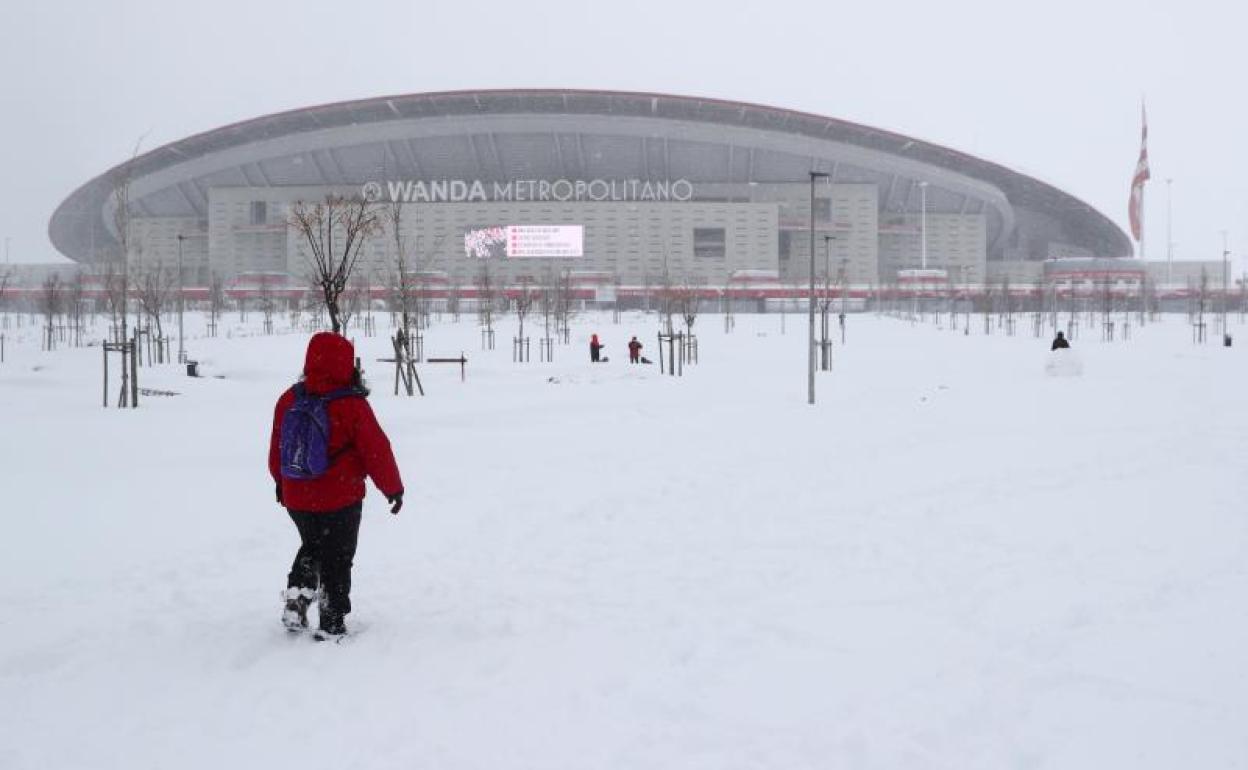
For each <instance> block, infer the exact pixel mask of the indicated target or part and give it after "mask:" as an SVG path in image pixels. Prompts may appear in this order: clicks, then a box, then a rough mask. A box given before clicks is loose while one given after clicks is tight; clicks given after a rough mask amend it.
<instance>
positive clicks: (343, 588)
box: [286, 500, 364, 615]
mask: <svg viewBox="0 0 1248 770" xmlns="http://www.w3.org/2000/svg"><path fill="white" fill-rule="evenodd" d="M363 507H364V502H363V501H362V500H361V501H360V502H358V503H355V504H354V505H348V506H347V507H346V508H341V509H339V510H337V511H333V512H331V513H311V512H307V511H290V510H288V511H287V513H289V514H290V520H291V521H293V522H295V526H296V527H298V528H299V539H300V540H301V541H302V545H300V546H299V553H298V554H296V555H295V563H294V564H292V565H291V566H290V575H289V576H288V577H287V579H286V587H287V588H309V589H312V590H314V591H315V590H316V588H317V586H318V584H319V586H320V588H321V607H322V609H325V610H328V611H329V612H332V613H334V614H337V615H346V614H347V613H348V612H350V611H351V564H352V562H353V560H354V559H355V544H356V540H358V538H359V534H360V510H361V509H362V508H363Z"/></svg>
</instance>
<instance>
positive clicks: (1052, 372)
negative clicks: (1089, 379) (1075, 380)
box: [1044, 348, 1083, 377]
mask: <svg viewBox="0 0 1248 770" xmlns="http://www.w3.org/2000/svg"><path fill="white" fill-rule="evenodd" d="M1044 373H1045V374H1047V375H1049V376H1050V377H1082V376H1083V359H1081V358H1080V357H1079V354H1078V353H1076V352H1075V351H1074V349H1073V348H1058V349H1057V350H1054V351H1052V352H1050V353H1049V356H1048V358H1046V359H1045V360H1044Z"/></svg>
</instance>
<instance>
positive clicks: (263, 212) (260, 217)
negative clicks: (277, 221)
mask: <svg viewBox="0 0 1248 770" xmlns="http://www.w3.org/2000/svg"><path fill="white" fill-rule="evenodd" d="M268 219H269V204H267V203H265V202H264V201H252V202H251V223H252V224H253V225H263V224H265V223H267V222H268Z"/></svg>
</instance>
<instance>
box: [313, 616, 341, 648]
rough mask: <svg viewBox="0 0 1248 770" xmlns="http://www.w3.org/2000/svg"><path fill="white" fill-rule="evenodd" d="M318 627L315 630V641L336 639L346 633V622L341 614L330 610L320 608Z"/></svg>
mask: <svg viewBox="0 0 1248 770" xmlns="http://www.w3.org/2000/svg"><path fill="white" fill-rule="evenodd" d="M320 626H321V627H320V628H318V629H317V631H316V634H315V636H316V639H317V641H321V642H324V641H328V640H335V641H336V640H338V639H341V638H342V637H344V636H346V635H347V624H346V622H345V619H344V618H343V616H342V615H341V614H339V613H337V612H333V611H332V610H328V609H325V608H321V623H320Z"/></svg>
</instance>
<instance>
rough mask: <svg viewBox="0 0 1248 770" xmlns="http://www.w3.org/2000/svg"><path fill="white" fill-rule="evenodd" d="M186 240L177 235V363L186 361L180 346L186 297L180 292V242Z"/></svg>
mask: <svg viewBox="0 0 1248 770" xmlns="http://www.w3.org/2000/svg"><path fill="white" fill-rule="evenodd" d="M184 240H186V236H185V235H183V234H182V233H178V363H183V362H184V361H186V349H185V348H184V347H183V346H182V309H183V306H184V305H185V304H186V297H185V294H184V292H183V291H182V241H184Z"/></svg>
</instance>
